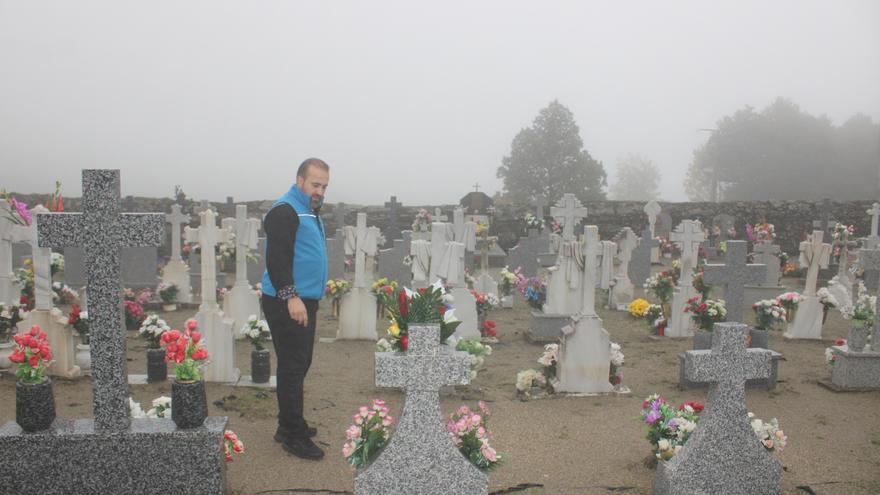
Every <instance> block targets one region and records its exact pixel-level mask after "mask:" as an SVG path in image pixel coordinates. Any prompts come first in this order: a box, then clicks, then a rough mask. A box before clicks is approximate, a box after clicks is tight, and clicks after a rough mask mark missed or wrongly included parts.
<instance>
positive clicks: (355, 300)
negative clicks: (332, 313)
mask: <svg viewBox="0 0 880 495" xmlns="http://www.w3.org/2000/svg"><path fill="white" fill-rule="evenodd" d="M376 305H377V303H376V296H375V295H374V294H373V293H372V291H370V289H367V288H365V287H355V288H353V289H351V292H349V293H348V294H345V295H344V296H342V300H341V301H339V327H338V328H337V329H336V340H369V341H372V342H375V341H376V340H377V339H378V337H376Z"/></svg>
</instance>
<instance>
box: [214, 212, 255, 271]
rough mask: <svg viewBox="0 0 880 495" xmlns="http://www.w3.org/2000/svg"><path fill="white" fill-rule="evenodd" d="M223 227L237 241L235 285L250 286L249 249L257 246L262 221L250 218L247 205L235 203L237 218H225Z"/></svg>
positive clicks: (222, 223)
mask: <svg viewBox="0 0 880 495" xmlns="http://www.w3.org/2000/svg"><path fill="white" fill-rule="evenodd" d="M220 225H222V227H223V229H224V230H226V231H228V232H230V233H232V234H233V235H231V236H230V237H234V241H235V286H236V287H248V286H249V285H250V284H248V280H247V255H248V251H249V250H251V249H256V248H257V233H258V232H259V230H260V221H259V220H257V219H256V218H248V216H247V205H235V218H224V219H223V221H222V222H221V224H220Z"/></svg>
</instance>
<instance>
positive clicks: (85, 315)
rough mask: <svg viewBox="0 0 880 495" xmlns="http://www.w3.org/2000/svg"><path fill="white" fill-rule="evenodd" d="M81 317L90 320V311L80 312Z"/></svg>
mask: <svg viewBox="0 0 880 495" xmlns="http://www.w3.org/2000/svg"><path fill="white" fill-rule="evenodd" d="M79 317H80V319H82V320H88V319H89V312H88V311H82V312H80V314H79Z"/></svg>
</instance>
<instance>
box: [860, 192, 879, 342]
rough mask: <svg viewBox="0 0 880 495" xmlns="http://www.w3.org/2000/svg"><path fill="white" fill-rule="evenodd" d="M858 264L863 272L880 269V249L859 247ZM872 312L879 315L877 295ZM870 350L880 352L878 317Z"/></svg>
mask: <svg viewBox="0 0 880 495" xmlns="http://www.w3.org/2000/svg"><path fill="white" fill-rule="evenodd" d="M875 204H876V203H875ZM859 266H860V267H861V268H863V269H864V270H865V272H868V271H872V272H876V271H878V270H880V249H860V250H859ZM874 314H875V315H880V297H877V300H876V302H875V304H874ZM871 350H872V351H873V352H880V318H874V332H873V335H872V337H871Z"/></svg>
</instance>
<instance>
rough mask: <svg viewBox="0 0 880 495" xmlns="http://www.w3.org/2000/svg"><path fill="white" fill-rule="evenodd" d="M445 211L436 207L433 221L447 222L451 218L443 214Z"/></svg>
mask: <svg viewBox="0 0 880 495" xmlns="http://www.w3.org/2000/svg"><path fill="white" fill-rule="evenodd" d="M442 213H443V212H442V211H441V210H440V208H439V207H438V208H434V218H432V219H431V221H432V222H445V221H446V220H448V219H449V217H447V216H446V215H443V214H442Z"/></svg>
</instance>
